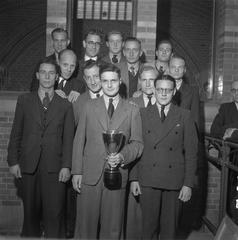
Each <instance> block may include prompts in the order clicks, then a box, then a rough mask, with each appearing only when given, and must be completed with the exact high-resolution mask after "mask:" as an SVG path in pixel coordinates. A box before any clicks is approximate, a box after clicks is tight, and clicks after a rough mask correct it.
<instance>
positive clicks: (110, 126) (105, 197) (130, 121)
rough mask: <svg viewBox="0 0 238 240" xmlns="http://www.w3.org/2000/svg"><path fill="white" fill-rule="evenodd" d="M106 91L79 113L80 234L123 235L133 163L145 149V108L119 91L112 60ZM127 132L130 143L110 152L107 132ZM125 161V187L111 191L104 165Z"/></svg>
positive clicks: (76, 177) (76, 182)
mask: <svg viewBox="0 0 238 240" xmlns="http://www.w3.org/2000/svg"><path fill="white" fill-rule="evenodd" d="M100 79H101V84H102V90H103V93H104V95H103V96H102V97H100V98H98V99H95V100H89V101H88V102H87V103H86V105H85V107H84V108H83V112H82V114H81V116H80V118H79V123H78V127H77V131H76V136H75V139H74V145H73V164H72V174H73V179H72V180H73V186H74V189H75V190H76V191H78V192H81V193H80V194H81V204H80V216H81V219H82V221H80V225H79V230H80V237H81V238H83V239H96V238H97V233H98V231H99V229H98V226H100V231H99V237H100V238H101V239H119V238H120V236H121V229H122V222H123V212H124V204H125V187H126V184H127V180H128V169H127V165H128V164H129V163H131V162H132V161H134V160H135V159H136V158H138V157H139V156H140V154H141V153H142V150H143V143H142V135H141V134H142V132H141V118H140V114H139V109H138V107H137V106H136V105H135V104H131V103H129V102H127V101H126V100H124V99H122V98H121V97H120V96H119V93H118V92H119V87H120V83H121V78H120V69H118V68H117V67H116V66H114V65H111V64H110V65H106V66H103V67H102V68H101V69H100ZM107 130H118V131H122V132H123V135H124V145H123V147H122V149H121V150H120V152H119V153H118V154H116V155H115V156H107V154H106V149H105V146H104V142H103V137H102V133H103V132H104V131H107ZM108 165H109V166H111V167H116V166H119V170H120V173H121V176H122V182H121V187H120V188H118V189H116V190H110V189H108V188H106V187H105V185H104V181H103V172H104V168H105V167H107V166H108Z"/></svg>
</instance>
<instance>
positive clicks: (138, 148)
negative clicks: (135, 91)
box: [121, 105, 144, 164]
mask: <svg viewBox="0 0 238 240" xmlns="http://www.w3.org/2000/svg"><path fill="white" fill-rule="evenodd" d="M130 123H131V126H130V138H129V140H128V142H127V144H126V145H125V146H124V147H123V149H122V150H121V154H122V155H123V157H124V163H125V164H128V163H130V162H132V161H134V160H135V159H137V158H139V157H140V156H141V154H142V151H143V147H144V146H143V140H142V123H141V116H140V112H139V108H138V107H137V106H134V105H133V106H132V111H131V122H130Z"/></svg>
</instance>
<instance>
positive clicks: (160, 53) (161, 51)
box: [156, 43, 172, 62]
mask: <svg viewBox="0 0 238 240" xmlns="http://www.w3.org/2000/svg"><path fill="white" fill-rule="evenodd" d="M171 54H172V46H171V45H170V44H169V43H161V44H160V45H159V47H158V50H157V51H156V56H157V58H158V60H159V61H160V62H168V61H169V59H170V56H171Z"/></svg>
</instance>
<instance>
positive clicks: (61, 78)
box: [58, 76, 67, 87]
mask: <svg viewBox="0 0 238 240" xmlns="http://www.w3.org/2000/svg"><path fill="white" fill-rule="evenodd" d="M62 81H63V87H64V86H65V84H66V82H67V79H65V78H63V77H61V76H60V77H59V81H58V85H59V84H60V83H61V82H62Z"/></svg>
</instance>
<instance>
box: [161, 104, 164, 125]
mask: <svg viewBox="0 0 238 240" xmlns="http://www.w3.org/2000/svg"><path fill="white" fill-rule="evenodd" d="M164 108H165V105H161V110H160V118H161V122H164V120H165V113H164Z"/></svg>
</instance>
